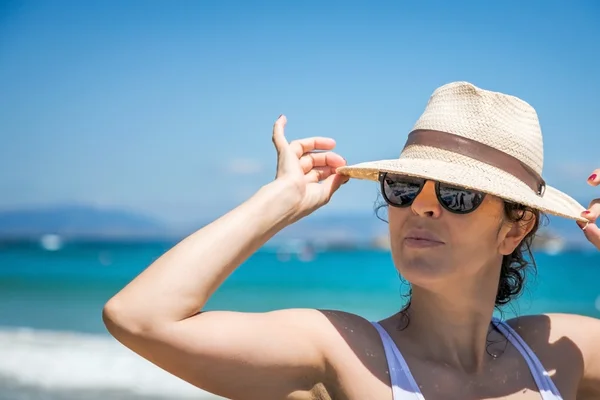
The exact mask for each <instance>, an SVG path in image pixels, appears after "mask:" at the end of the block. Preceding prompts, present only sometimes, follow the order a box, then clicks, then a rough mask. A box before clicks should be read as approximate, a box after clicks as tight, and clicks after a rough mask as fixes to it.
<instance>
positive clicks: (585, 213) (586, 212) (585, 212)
mask: <svg viewBox="0 0 600 400" xmlns="http://www.w3.org/2000/svg"><path fill="white" fill-rule="evenodd" d="M589 213H590V212H589V211H584V212H583V213H582V214H584V215H587V214H589Z"/></svg>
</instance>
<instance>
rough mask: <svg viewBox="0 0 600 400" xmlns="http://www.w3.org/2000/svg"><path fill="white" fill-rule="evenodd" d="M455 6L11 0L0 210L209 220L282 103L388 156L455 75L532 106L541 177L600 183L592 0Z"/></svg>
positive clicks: (246, 177) (303, 132)
mask: <svg viewBox="0 0 600 400" xmlns="http://www.w3.org/2000/svg"><path fill="white" fill-rule="evenodd" d="M324 3H326V4H324ZM409 3H410V4H409ZM458 3H460V5H456V3H453V5H450V2H446V1H419V2H403V1H389V2H366V1H361V2H351V1H343V2H342V1H331V2H323V1H301V2H298V1H297V2H293V1H288V2H285V1H278V2H267V1H259V2H253V1H245V2H242V1H239V2H234V1H166V0H165V1H141V0H139V1H86V2H81V1H69V2H68V1H53V2H49V1H37V2H33V1H31V2H21V1H2V2H0V209H7V208H16V207H21V206H34V205H48V204H63V203H84V204H94V205H100V206H116V207H123V208H127V209H133V210H139V211H142V212H145V213H149V214H151V215H154V216H158V217H160V218H163V219H165V220H167V221H170V222H172V223H176V224H181V223H186V221H189V220H198V219H202V218H205V217H208V218H210V217H212V216H214V215H216V214H218V213H222V212H225V211H226V210H228V209H230V208H231V207H234V206H235V205H237V204H239V203H240V202H241V201H243V200H245V199H246V198H247V197H248V196H250V195H251V194H252V193H253V192H254V191H255V190H256V189H258V188H259V187H260V186H261V185H263V184H265V183H267V182H269V181H270V180H271V179H272V178H273V176H274V166H275V153H274V150H273V148H272V143H271V137H270V136H271V127H272V123H273V121H274V120H275V118H277V116H278V115H279V114H281V113H285V114H286V115H287V116H288V120H289V124H288V130H287V136H288V138H290V139H294V138H298V137H303V136H313V135H326V136H331V137H333V138H335V139H336V140H337V143H338V146H337V151H338V152H339V153H340V154H342V155H343V156H344V157H345V158H346V159H347V160H348V162H349V163H356V162H361V161H367V160H371V159H380V158H395V157H397V156H398V154H399V152H400V150H401V148H402V145H403V144H404V141H405V139H406V134H407V133H408V131H409V130H410V128H411V127H412V125H413V124H414V122H415V120H416V119H417V118H418V116H419V114H420V113H421V111H422V110H423V107H424V105H425V103H426V101H427V99H428V97H429V96H430V94H431V92H432V91H433V90H434V89H435V88H436V87H438V86H440V85H442V84H444V83H448V82H451V81H457V80H467V81H470V82H472V83H474V84H476V85H478V86H480V87H483V88H486V89H491V90H498V91H503V92H506V93H510V94H513V95H516V96H519V97H521V98H523V99H524V100H526V101H528V102H529V103H531V104H532V105H533V106H534V107H535V108H536V109H537V111H538V114H539V116H540V120H541V123H542V130H543V133H544V140H545V166H544V175H545V177H546V180H547V181H548V182H549V183H550V184H552V185H554V186H557V187H558V188H560V189H563V190H565V191H567V192H568V193H570V194H572V195H573V196H575V197H577V198H579V199H582V200H586V201H587V200H588V199H591V198H592V196H593V195H596V196H595V197H598V196H597V195H598V193H594V190H592V189H591V188H589V187H588V186H587V185H586V183H585V179H586V178H587V176H588V175H589V173H590V172H591V171H592V169H594V168H596V167H599V166H600V158H599V157H598V148H599V147H600V134H599V133H598V123H597V121H596V113H597V110H598V97H597V94H598V93H599V92H600V75H599V74H598V71H599V70H600V58H599V54H600V51H599V50H600V44H599V43H600V25H599V24H598V23H597V21H598V20H600V3H596V2H594V1H591V0H590V1H579V2H576V3H575V2H573V3H570V4H567V3H566V2H563V1H529V2H522V1H502V2H494V4H492V2H482V1H462V2H458ZM376 191H377V187H376V184H374V183H370V182H358V181H356V182H352V183H351V184H348V185H345V186H344V187H343V188H342V189H340V191H339V192H338V194H337V196H335V198H334V200H333V201H332V202H331V203H330V204H329V205H328V207H327V208H326V209H327V212H347V211H352V212H355V211H356V212H359V211H364V212H370V211H371V209H372V204H373V201H374V200H375V197H376ZM586 205H587V204H586ZM324 212H325V210H324Z"/></svg>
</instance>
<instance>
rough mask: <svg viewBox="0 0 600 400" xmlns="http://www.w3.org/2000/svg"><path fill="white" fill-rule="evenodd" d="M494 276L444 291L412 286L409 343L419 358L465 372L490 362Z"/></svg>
mask: <svg viewBox="0 0 600 400" xmlns="http://www.w3.org/2000/svg"><path fill="white" fill-rule="evenodd" d="M499 272H500V271H499V268H498V273H497V274H496V275H497V276H495V277H492V276H486V277H481V276H479V277H474V279H472V280H471V279H469V281H470V282H466V280H462V282H452V283H451V284H449V285H447V287H445V288H444V290H438V289H439V288H437V289H436V291H435V292H434V291H431V290H426V289H424V288H420V287H417V286H413V292H412V299H411V305H410V308H409V310H408V316H409V318H410V319H409V323H408V326H407V327H406V329H405V331H406V334H407V336H408V338H409V340H411V339H414V341H413V340H411V341H413V343H419V344H420V345H419V346H416V347H415V348H416V349H419V351H420V352H422V353H421V356H422V357H425V358H428V359H432V360H435V361H439V362H443V363H445V364H447V365H451V366H453V367H456V368H459V369H462V370H464V371H466V372H478V371H481V370H482V369H483V367H484V365H485V364H486V362H487V361H489V359H490V355H489V354H488V350H487V347H488V338H489V335H490V329H491V324H490V322H491V319H492V315H493V312H494V305H495V299H496V293H497V290H498V279H499Z"/></svg>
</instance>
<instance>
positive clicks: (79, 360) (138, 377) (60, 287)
mask: <svg viewBox="0 0 600 400" xmlns="http://www.w3.org/2000/svg"><path fill="white" fill-rule="evenodd" d="M170 245H171V244H169V243H152V244H87V245H78V246H74V245H71V246H66V247H65V248H63V249H61V250H59V251H55V252H48V251H44V250H42V249H41V248H38V247H36V246H33V245H29V246H13V247H4V248H0V352H1V353H2V354H3V357H2V359H1V360H0V392H2V391H3V390H4V391H8V390H9V387H10V393H12V394H13V397H11V398H15V399H17V398H23V399H24V398H27V396H26V394H28V396H29V397H32V398H33V397H35V396H33V395H32V393H44V394H45V395H46V397H44V398H49V399H59V398H60V399H67V398H90V399H91V398H102V396H106V391H107V390H109V391H113V392H111V393H112V394H111V396H112V397H113V398H133V397H131V396H133V394H130V393H137V394H138V395H141V396H150V395H156V396H159V397H160V396H164V397H168V398H189V397H190V396H191V397H194V396H195V398H198V397H197V396H198V395H199V391H198V390H197V389H194V388H191V387H190V386H188V385H187V384H185V383H183V382H181V381H179V380H177V379H175V378H173V377H171V376H170V375H168V374H166V373H164V372H163V371H162V370H158V369H157V368H155V367H153V366H152V365H151V364H149V363H147V362H145V361H144V360H141V359H139V357H136V356H134V355H132V354H131V352H129V351H128V350H126V349H124V348H123V347H122V346H120V345H119V344H118V343H116V342H115V341H114V340H113V339H112V338H111V337H110V336H108V335H107V334H106V332H105V329H104V326H103V325H102V321H101V310H102V306H103V305H104V303H105V302H106V301H107V300H108V299H109V298H110V297H111V296H112V295H113V294H114V293H116V292H117V291H118V290H119V289H121V288H122V287H123V286H124V285H125V284H126V283H127V282H129V281H130V280H131V279H132V278H133V277H134V276H135V275H136V274H137V273H139V272H140V271H141V270H142V269H143V268H145V267H146V266H147V265H148V264H149V263H151V262H152V261H153V260H154V259H156V258H157V257H158V256H160V255H161V254H162V253H163V252H164V251H165V250H167V249H168V248H169V247H170ZM536 260H537V263H538V274H537V276H531V277H530V280H529V281H528V284H527V288H526V290H525V292H524V294H523V295H522V297H521V298H520V299H519V300H518V301H517V302H515V303H514V304H513V305H512V306H511V307H509V308H508V309H506V315H507V316H510V315H512V314H515V313H517V314H521V315H523V314H531V313H539V312H573V313H579V314H585V315H590V316H594V317H599V318H600V285H599V284H598V282H600V253H599V252H589V253H576V252H573V253H562V254H558V255H553V256H552V255H547V254H536ZM403 290H406V285H405V284H403V283H402V282H401V281H400V279H399V278H398V276H397V273H396V271H395V269H394V267H393V264H392V262H391V258H390V255H389V253H388V252H383V251H355V252H328V253H317V254H316V255H315V257H314V259H312V260H310V261H301V260H299V259H297V258H295V257H292V258H291V259H289V260H288V261H281V260H280V259H279V258H278V256H277V254H276V253H273V252H269V251H266V250H264V251H260V252H258V253H256V254H255V255H254V256H252V257H251V258H250V259H249V260H248V261H247V262H246V263H244V264H243V265H242V266H241V267H240V268H239V269H238V270H237V271H236V272H235V273H234V274H233V275H232V276H231V277H230V279H229V280H228V281H227V282H226V283H225V284H224V285H223V286H222V287H221V288H220V289H219V290H218V291H217V293H216V294H215V296H214V297H213V298H212V299H211V301H210V302H209V305H208V308H209V309H230V310H241V311H265V310H272V309H277V308H287V307H318V308H335V309H342V310H346V311H350V312H355V313H358V314H361V315H363V316H365V317H367V318H372V319H377V318H382V317H385V316H387V315H389V314H390V313H393V312H395V311H397V310H398V309H399V308H400V307H401V305H402V304H403V303H402V302H403V299H402V297H401V294H402V292H403ZM57 360H60V364H59V365H60V367H58V368H56V367H55V366H54V365H55V363H56V361H57ZM130 391H131V392H130ZM74 393H77V394H76V395H75V394H74ZM82 393H87V394H86V396H88V397H86V396H84V395H83V394H82ZM94 393H95V394H96V397H94ZM69 396H71V397H69ZM119 396H120V397H119ZM38 397H39V396H38ZM38 397H35V398H38ZM0 398H1V395H0ZM148 398H150V397H148ZM202 398H211V397H202Z"/></svg>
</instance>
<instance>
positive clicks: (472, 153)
mask: <svg viewBox="0 0 600 400" xmlns="http://www.w3.org/2000/svg"><path fill="white" fill-rule="evenodd" d="M543 163H544V150H543V141H542V132H541V128H540V124H539V121H538V117H537V113H536V111H535V109H534V108H533V107H532V106H530V105H529V104H528V103H526V102H525V101H523V100H521V99H519V98H517V97H514V96H510V95H506V94H503V93H498V92H492V91H489V90H483V89H480V88H478V87H476V86H474V85H473V84H471V83H468V82H453V83H449V84H447V85H444V86H441V87H439V88H438V89H436V90H435V91H434V92H433V94H432V95H431V97H430V99H429V102H428V103H427V106H426V108H425V112H423V114H422V115H421V117H420V118H419V120H418V121H417V123H416V124H415V126H414V128H413V130H412V132H411V133H410V134H409V135H408V139H407V141H406V143H405V145H404V148H403V149H402V152H401V154H400V157H399V158H398V159H394V160H380V161H371V162H364V163H360V164H355V165H348V166H345V167H342V168H338V169H337V172H338V173H339V174H342V175H347V176H349V177H351V178H357V179H368V180H373V181H377V180H378V176H379V172H380V171H381V172H392V173H400V174H406V175H411V176H416V177H421V178H428V179H432V180H437V181H441V182H445V183H448V184H454V185H457V186H463V187H466V188H469V189H474V190H478V191H481V192H485V193H489V194H492V195H495V196H498V197H500V198H503V199H505V200H508V201H512V202H516V203H520V204H524V205H526V206H529V207H532V208H535V209H538V210H540V211H543V212H546V213H548V214H553V215H558V216H561V217H566V218H570V219H574V220H579V221H582V222H587V220H586V219H585V218H583V217H582V216H581V212H582V211H584V210H585V208H584V207H583V206H582V205H581V204H579V203H578V202H577V201H575V200H574V199H573V198H571V197H570V196H568V195H567V194H565V193H562V192H560V191H559V190H557V189H555V188H553V187H550V186H547V185H546V183H545V181H544V180H543V179H542V166H543Z"/></svg>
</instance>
